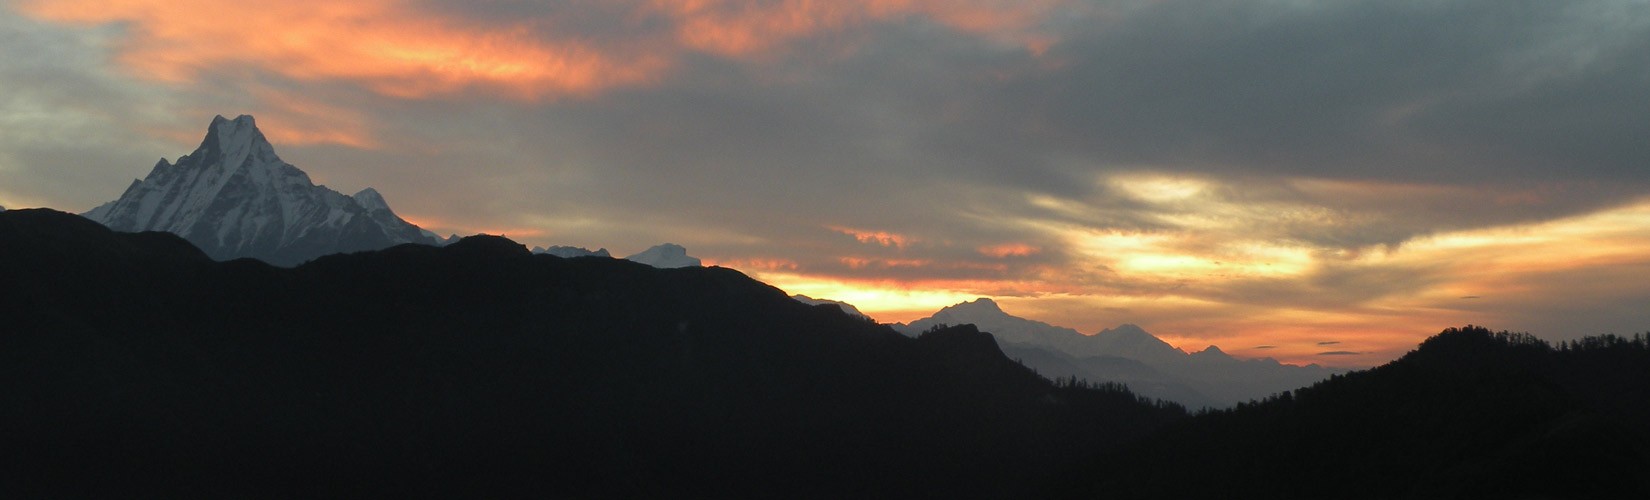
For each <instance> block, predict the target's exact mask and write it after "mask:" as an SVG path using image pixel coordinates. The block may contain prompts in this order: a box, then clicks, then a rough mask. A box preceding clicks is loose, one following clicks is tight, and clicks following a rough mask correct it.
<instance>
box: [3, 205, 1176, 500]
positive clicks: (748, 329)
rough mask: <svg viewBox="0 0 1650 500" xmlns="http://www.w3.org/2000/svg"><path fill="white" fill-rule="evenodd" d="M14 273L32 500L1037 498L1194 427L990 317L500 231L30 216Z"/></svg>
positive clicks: (6, 386)
mask: <svg viewBox="0 0 1650 500" xmlns="http://www.w3.org/2000/svg"><path fill="white" fill-rule="evenodd" d="M0 282H4V283H6V286H4V287H0V313H3V314H0V321H3V322H4V325H5V326H6V328H5V329H4V331H3V332H0V407H4V408H8V409H10V410H9V411H7V412H5V413H4V414H0V489H3V490H4V491H0V493H3V495H0V496H8V497H41V496H51V497H64V496H69V497H76V496H91V497H108V496H209V497H223V496H234V497H242V496H251V497H295V496H300V497H315V496H365V495H372V496H385V495H392V496H456V495H465V496H477V495H479V496H487V497H499V496H504V497H521V496H531V497H543V496H624V497H635V496H661V495H667V496H690V497H691V496H713V495H714V496H769V497H772V496H780V495H783V496H795V495H797V494H801V495H803V496H832V497H841V496H864V495H871V494H876V495H894V496H959V495H960V496H1011V495H1013V494H1014V493H1015V492H1019V491H1025V490H1026V489H1027V488H1030V487H1032V486H1033V485H1035V484H1039V483H1042V482H1045V481H1047V480H1048V479H1049V478H1048V474H1049V472H1050V471H1053V470H1056V468H1057V466H1058V464H1060V463H1062V462H1064V461H1069V460H1072V459H1075V458H1076V457H1080V456H1083V455H1085V454H1087V453H1090V452H1091V451H1092V450H1093V449H1096V448H1103V447H1109V446H1114V445H1116V444H1118V443H1122V442H1126V441H1127V440H1130V439H1136V438H1138V437H1140V436H1144V435H1145V434H1146V433H1148V432H1149V431H1150V430H1151V429H1153V428H1155V427H1157V426H1159V425H1160V424H1162V423H1163V422H1167V421H1171V420H1173V419H1175V418H1180V417H1181V416H1183V410H1181V409H1179V408H1174V407H1164V406H1156V405H1151V404H1146V403H1143V402H1141V401H1140V400H1139V398H1138V397H1136V396H1134V395H1133V394H1131V393H1129V392H1128V391H1126V390H1123V389H1121V388H1118V387H1105V388H1101V389H1098V390H1096V389H1084V388H1081V387H1070V386H1056V385H1053V384H1050V383H1048V382H1047V381H1046V380H1043V379H1042V378H1040V377H1038V376H1036V375H1035V374H1034V373H1032V372H1031V371H1030V370H1028V369H1026V368H1024V367H1022V366H1020V365H1018V364H1016V363H1014V362H1012V361H1011V360H1009V359H1008V358H1006V357H1004V356H1003V354H1002V353H1001V351H1000V350H998V348H997V346H996V344H995V343H994V342H993V341H992V340H991V338H990V336H989V335H986V334H983V333H980V332H979V331H978V330H976V329H974V328H972V327H956V328H948V329H939V330H935V331H933V332H930V333H928V334H925V335H922V336H920V337H919V338H915V339H912V338H907V337H904V336H901V335H899V334H897V333H895V332H893V331H892V330H890V329H888V328H887V327H884V326H880V325H876V324H873V323H871V322H867V321H865V320H863V319H861V318H856V317H852V316H850V315H847V314H844V313H842V312H841V311H840V310H837V309H835V308H828V307H813V306H808V305H805V304H802V303H799V302H797V301H795V300H793V299H791V298H789V297H788V296H786V295H785V294H784V293H783V292H781V291H780V290H778V289H775V288H773V287H771V286H767V285H765V284H762V283H760V282H757V281H754V280H751V279H750V278H748V277H746V276H744V275H743V274H740V273H738V272H737V271H733V270H730V269H725V268H716V267H711V268H699V267H688V268H680V269H656V268H653V267H650V266H647V265H644V264H640V263H635V262H629V261H625V260H619V259H563V258H559V257H554V256H550V255H533V254H531V252H529V251H528V250H527V249H526V248H524V247H522V246H521V245H520V244H517V243H515V242H513V241H510V240H508V239H505V238H502V237H496V236H475V237H470V238H465V239H463V240H461V241H458V242H456V243H454V244H452V245H449V246H446V247H440V248H438V247H432V246H425V245H416V244H407V245H399V246H395V247H391V248H388V249H385V250H381V251H369V252H360V253H353V254H334V255H328V256H324V257H321V258H318V259H315V260H313V261H310V262H308V263H305V264H302V265H299V266H297V267H295V268H280V267H275V266H271V265H268V264H264V263H262V262H259V261H256V260H251V259H240V260H234V261H229V262H215V261H212V260H211V259H209V258H207V257H206V256H205V255H204V254H203V253H202V252H200V251H199V250H197V249H194V248H193V247H192V246H189V245H188V244H187V243H186V242H183V241H182V240H181V239H180V238H178V237H176V236H173V235H170V234H164V233H136V234H133V233H118V232H114V231H111V230H109V229H107V228H106V227H103V226H101V225H98V224H95V223H92V222H90V221H87V220H85V219H82V218H80V217H77V216H73V215H70V214H63V213H60V212H54V211H49V210H19V211H8V212H4V213H0ZM983 471H989V473H984V474H982V473H981V472H983Z"/></svg>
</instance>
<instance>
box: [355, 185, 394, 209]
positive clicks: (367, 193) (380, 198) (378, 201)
mask: <svg viewBox="0 0 1650 500" xmlns="http://www.w3.org/2000/svg"><path fill="white" fill-rule="evenodd" d="M350 198H351V199H353V200H355V204H356V205H360V206H361V208H365V209H367V211H368V212H371V211H374V210H389V209H390V204H389V202H386V201H384V195H381V194H378V190H377V189H373V188H366V189H362V190H361V192H359V193H355V194H353V195H350Z"/></svg>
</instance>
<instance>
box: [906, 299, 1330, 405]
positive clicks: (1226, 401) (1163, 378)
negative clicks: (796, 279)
mask: <svg viewBox="0 0 1650 500" xmlns="http://www.w3.org/2000/svg"><path fill="white" fill-rule="evenodd" d="M961 324H972V325H975V326H978V327H979V328H980V329H981V330H983V331H986V332H990V333H991V334H992V335H993V336H995V337H996V338H997V340H998V343H999V344H1000V345H1002V347H1003V352H1004V353H1006V354H1008V355H1009V356H1010V357H1013V358H1016V359H1019V360H1021V362H1023V363H1025V364H1026V366H1028V367H1030V368H1032V369H1035V370H1037V372H1038V373H1040V374H1042V375H1043V376H1046V377H1050V378H1067V377H1072V376H1075V377H1077V378H1079V379H1087V380H1091V381H1112V382H1121V383H1123V384H1127V385H1128V386H1129V387H1130V388H1133V389H1134V390H1136V391H1137V392H1139V393H1141V394H1143V395H1147V396H1151V397H1157V398H1163V399H1167V400H1170V401H1175V402H1179V403H1181V404H1184V405H1186V406H1188V407H1194V408H1196V407H1202V406H1215V407H1220V406H1230V405H1233V404H1236V403H1238V402H1242V401H1248V400H1251V399H1259V398H1263V397H1266V396H1268V395H1271V394H1273V393H1276V392H1279V391H1286V390H1290V389H1295V388H1299V387H1304V386H1307V385H1310V384H1312V383H1313V382H1317V381H1319V380H1322V379H1324V378H1327V377H1328V376H1330V375H1331V374H1334V373H1337V372H1336V371H1335V370H1331V369H1327V368H1323V367H1321V366H1318V365H1308V366H1294V365H1285V364H1281V363H1278V362H1277V361H1276V360H1273V359H1270V358H1266V359H1238V358H1234V357H1231V356H1229V355H1227V354H1226V353H1224V352H1222V351H1221V350H1220V348H1218V347H1214V346H1210V347H1209V348H1207V349H1205V350H1203V351H1200V352H1197V353H1190V354H1188V353H1186V352H1185V351H1181V350H1180V349H1176V348H1175V347H1174V346H1171V345H1169V344H1168V343H1167V342H1164V341H1163V340H1162V339H1159V338H1157V337H1156V336H1153V335H1152V334H1151V333H1148V332H1146V331H1145V330H1144V329H1141V328H1140V327H1139V326H1135V325H1130V324H1124V325H1120V326H1118V327H1116V328H1110V329H1106V330H1102V331H1100V332H1099V333H1096V334H1094V335H1084V334H1082V333H1080V332H1078V331H1077V330H1074V329H1071V328H1065V327H1060V326H1054V325H1050V324H1048V323H1044V322H1041V321H1033V320H1028V319H1025V318H1020V317H1017V316H1014V315H1011V314H1008V313H1007V312H1004V311H1003V310H1002V308H1001V307H999V306H998V305H997V303H996V302H994V301H992V300H991V299H986V298H981V299H978V300H974V301H972V302H964V303H960V304H956V305H953V306H948V307H946V308H943V309H940V310H939V311H938V312H936V313H934V315H932V316H929V317H927V318H923V319H919V320H916V321H913V322H911V324H909V325H896V326H895V329H897V330H900V331H901V332H902V333H905V334H907V335H914V334H917V333H920V332H922V331H923V330H926V329H928V328H932V327H934V326H936V325H961Z"/></svg>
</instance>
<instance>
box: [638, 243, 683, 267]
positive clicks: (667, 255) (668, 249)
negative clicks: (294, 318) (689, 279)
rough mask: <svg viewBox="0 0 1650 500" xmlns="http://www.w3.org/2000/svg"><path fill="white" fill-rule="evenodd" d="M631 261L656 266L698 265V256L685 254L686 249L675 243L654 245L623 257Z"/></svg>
mask: <svg viewBox="0 0 1650 500" xmlns="http://www.w3.org/2000/svg"><path fill="white" fill-rule="evenodd" d="M625 260H628V261H631V262H640V263H643V264H647V265H650V266H653V267H658V268H666V269H668V268H677V267H699V266H700V262H699V258H698V257H693V256H690V255H688V254H687V249H686V248H682V246H681V245H677V244H675V243H665V244H662V245H656V246H654V247H653V248H649V249H647V250H643V251H642V252H641V253H638V254H635V255H631V256H629V257H625Z"/></svg>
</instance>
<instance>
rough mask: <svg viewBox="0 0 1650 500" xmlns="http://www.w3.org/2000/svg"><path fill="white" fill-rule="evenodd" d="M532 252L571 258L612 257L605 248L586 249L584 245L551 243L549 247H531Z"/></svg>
mask: <svg viewBox="0 0 1650 500" xmlns="http://www.w3.org/2000/svg"><path fill="white" fill-rule="evenodd" d="M533 253H534V254H549V255H554V256H557V257H562V258H573V257H609V258H611V257H613V254H610V253H608V252H607V249H606V248H598V249H596V250H591V249H588V248H585V247H570V246H562V245H552V246H551V247H550V248H545V247H533Z"/></svg>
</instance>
